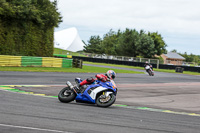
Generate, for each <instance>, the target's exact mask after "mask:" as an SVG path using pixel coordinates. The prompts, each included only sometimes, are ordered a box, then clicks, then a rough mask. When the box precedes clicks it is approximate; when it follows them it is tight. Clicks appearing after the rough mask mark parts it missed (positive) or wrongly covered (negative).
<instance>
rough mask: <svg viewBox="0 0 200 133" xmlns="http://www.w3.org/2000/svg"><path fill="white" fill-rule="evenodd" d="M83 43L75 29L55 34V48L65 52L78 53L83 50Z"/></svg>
mask: <svg viewBox="0 0 200 133" xmlns="http://www.w3.org/2000/svg"><path fill="white" fill-rule="evenodd" d="M83 46H84V43H83V42H82V40H81V38H80V36H79V34H78V31H77V29H76V28H75V27H72V28H68V29H64V30H61V31H58V32H55V33H54V47H55V48H60V49H63V50H69V51H72V52H77V51H80V50H83Z"/></svg>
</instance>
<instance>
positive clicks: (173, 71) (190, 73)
mask: <svg viewBox="0 0 200 133" xmlns="http://www.w3.org/2000/svg"><path fill="white" fill-rule="evenodd" d="M84 63H85V64H94V65H103V66H115V67H124V68H133V69H140V70H144V68H143V67H135V66H126V65H116V64H106V63H94V62H86V61H84ZM154 71H157V72H166V73H177V72H175V70H170V69H156V68H154ZM177 74H188V75H200V73H198V72H190V71H183V73H177Z"/></svg>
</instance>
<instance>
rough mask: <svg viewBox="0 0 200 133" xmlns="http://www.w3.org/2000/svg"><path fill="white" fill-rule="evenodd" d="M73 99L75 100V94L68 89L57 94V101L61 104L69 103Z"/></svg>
mask: <svg viewBox="0 0 200 133" xmlns="http://www.w3.org/2000/svg"><path fill="white" fill-rule="evenodd" d="M75 98H76V93H75V92H74V90H72V89H70V88H69V87H65V88H63V89H62V90H61V91H60V92H59V94H58V99H59V101H60V102H63V103H68V102H71V101H73V100H75Z"/></svg>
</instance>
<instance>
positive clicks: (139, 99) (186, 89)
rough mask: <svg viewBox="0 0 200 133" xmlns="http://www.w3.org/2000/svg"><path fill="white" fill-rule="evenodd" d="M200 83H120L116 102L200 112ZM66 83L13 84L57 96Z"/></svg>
mask: <svg viewBox="0 0 200 133" xmlns="http://www.w3.org/2000/svg"><path fill="white" fill-rule="evenodd" d="M199 86H200V83H198V82H194V83H192V82H190V83H152V84H144V83H143V84H118V94H117V100H116V102H115V103H116V104H122V105H129V106H145V107H152V108H160V109H170V110H176V111H186V112H196V113H199V112H200V88H199ZM64 87H65V85H43V86H31V85H30V86H13V88H15V89H19V90H21V91H25V92H33V93H35V94H41V95H42V94H45V95H46V96H57V95H58V93H59V91H60V90H61V89H62V88H64Z"/></svg>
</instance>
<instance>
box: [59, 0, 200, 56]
mask: <svg viewBox="0 0 200 133" xmlns="http://www.w3.org/2000/svg"><path fill="white" fill-rule="evenodd" d="M199 6H200V0H58V9H59V12H60V13H61V15H62V17H63V22H62V23H61V24H60V25H59V28H56V29H55V31H60V30H63V29H66V28H71V27H76V28H77V30H78V32H79V35H80V38H81V39H82V40H84V41H85V42H87V41H88V40H89V38H90V37H91V36H93V35H99V36H100V37H101V38H103V35H104V34H106V33H107V32H109V30H110V29H113V30H114V31H117V30H118V29H120V30H121V31H124V30H125V29H126V28H129V29H136V30H137V31H139V30H141V29H143V30H144V31H146V33H147V32H148V31H150V32H158V33H159V34H161V35H162V37H163V39H164V41H165V43H166V44H167V45H168V47H167V50H168V51H171V50H173V49H176V50H177V51H178V52H181V53H184V52H187V53H188V54H191V53H192V54H196V55H200V8H199Z"/></svg>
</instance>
